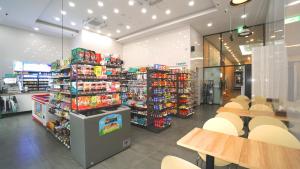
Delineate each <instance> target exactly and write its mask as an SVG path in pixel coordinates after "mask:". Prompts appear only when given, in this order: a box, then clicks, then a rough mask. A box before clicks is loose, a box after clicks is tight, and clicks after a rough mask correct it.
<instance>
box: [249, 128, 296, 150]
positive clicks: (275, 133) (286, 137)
mask: <svg viewBox="0 0 300 169" xmlns="http://www.w3.org/2000/svg"><path fill="white" fill-rule="evenodd" d="M248 138H249V139H252V140H257V141H262V142H266V143H270V144H276V145H280V146H285V147H289V148H296V149H300V142H299V141H298V139H297V138H296V137H295V136H293V135H292V134H291V133H290V132H288V131H287V130H284V129H282V128H280V127H277V126H272V125H263V126H258V127H256V128H255V129H253V130H252V131H251V132H250V133H249V136H248Z"/></svg>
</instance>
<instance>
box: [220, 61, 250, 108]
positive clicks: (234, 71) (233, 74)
mask: <svg viewBox="0 0 300 169" xmlns="http://www.w3.org/2000/svg"><path fill="white" fill-rule="evenodd" d="M244 72H245V66H225V67H223V68H222V77H221V81H222V96H221V99H222V103H223V104H226V103H228V102H230V99H232V98H235V97H236V96H238V95H241V94H243V93H244V90H245V85H244V84H245V83H244V79H245V78H244V77H245V73H244Z"/></svg>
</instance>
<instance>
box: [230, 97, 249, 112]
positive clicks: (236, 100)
mask: <svg viewBox="0 0 300 169" xmlns="http://www.w3.org/2000/svg"><path fill="white" fill-rule="evenodd" d="M231 101H232V102H236V103H239V104H241V105H242V106H243V108H244V109H245V110H248V109H249V103H248V102H246V101H244V100H239V99H232V100H231Z"/></svg>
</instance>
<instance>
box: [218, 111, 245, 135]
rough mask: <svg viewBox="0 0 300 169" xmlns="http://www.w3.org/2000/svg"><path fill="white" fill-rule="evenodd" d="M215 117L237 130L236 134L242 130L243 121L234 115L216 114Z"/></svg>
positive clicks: (228, 113)
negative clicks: (225, 120)
mask: <svg viewBox="0 0 300 169" xmlns="http://www.w3.org/2000/svg"><path fill="white" fill-rule="evenodd" d="M216 117H221V118H224V119H227V120H229V121H230V122H231V123H232V124H233V125H234V126H235V127H236V129H237V131H238V132H240V131H241V130H243V127H244V123H243V120H242V119H241V118H240V117H239V116H238V115H236V114H234V113H230V112H223V113H218V114H217V115H216Z"/></svg>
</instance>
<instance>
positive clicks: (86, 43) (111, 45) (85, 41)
mask: <svg viewBox="0 0 300 169" xmlns="http://www.w3.org/2000/svg"><path fill="white" fill-rule="evenodd" d="M78 47H80V48H85V49H89V50H93V51H96V52H98V53H110V54H115V55H121V56H122V53H123V46H122V44H120V43H118V42H116V41H115V40H113V39H111V38H109V37H106V36H102V35H99V34H96V33H93V32H89V31H85V30H83V31H81V32H80V33H79V35H78V36H76V37H75V38H74V40H73V42H72V48H78Z"/></svg>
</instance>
